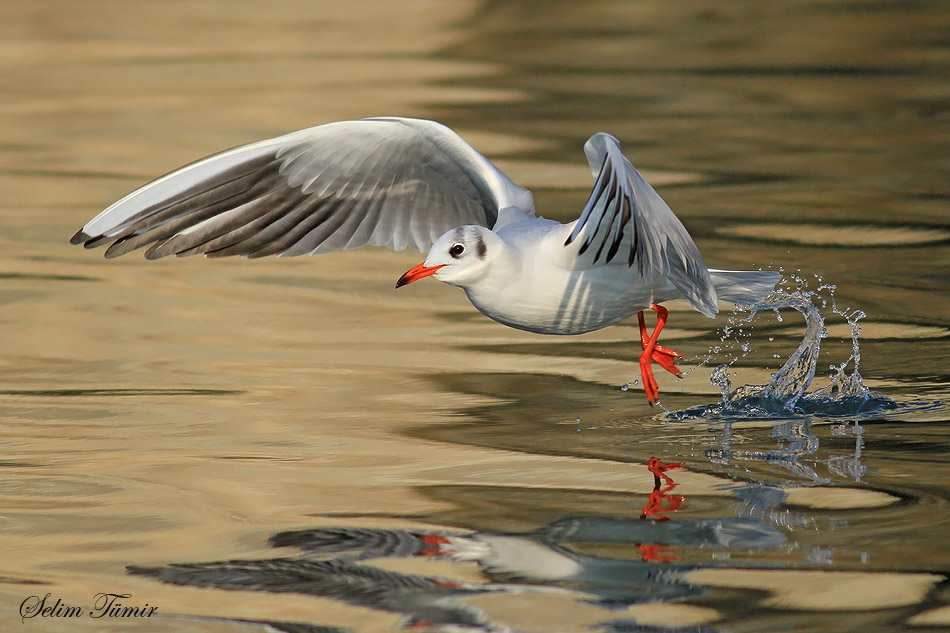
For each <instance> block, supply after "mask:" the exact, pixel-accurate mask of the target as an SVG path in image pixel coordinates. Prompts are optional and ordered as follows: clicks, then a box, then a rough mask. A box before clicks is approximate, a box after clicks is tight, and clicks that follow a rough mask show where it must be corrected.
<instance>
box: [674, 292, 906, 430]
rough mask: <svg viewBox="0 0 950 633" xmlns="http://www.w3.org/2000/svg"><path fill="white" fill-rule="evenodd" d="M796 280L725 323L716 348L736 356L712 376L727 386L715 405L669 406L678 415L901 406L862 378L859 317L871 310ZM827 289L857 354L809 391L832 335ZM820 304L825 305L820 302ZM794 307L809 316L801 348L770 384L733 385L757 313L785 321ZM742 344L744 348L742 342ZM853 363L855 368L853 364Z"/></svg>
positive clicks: (843, 411)
mask: <svg viewBox="0 0 950 633" xmlns="http://www.w3.org/2000/svg"><path fill="white" fill-rule="evenodd" d="M790 281H791V282H795V283H797V284H798V286H797V287H795V288H792V289H787V288H784V287H783V288H780V289H777V290H774V291H773V292H772V293H770V294H769V295H768V296H767V297H766V298H765V299H763V300H762V301H760V302H759V303H756V304H755V305H752V306H749V307H747V308H744V309H743V311H742V312H734V313H733V315H732V317H731V319H730V325H729V326H727V327H725V328H724V329H723V336H722V339H721V342H722V345H718V346H716V347H714V348H712V349H711V350H710V356H709V358H710V359H711V358H712V357H713V355H714V354H719V353H721V352H731V353H733V356H732V358H731V360H729V361H728V362H726V363H723V364H720V365H719V366H717V367H716V368H715V369H714V370H713V372H712V375H711V376H710V381H711V382H712V383H713V384H715V385H717V386H718V387H719V389H720V391H721V392H722V400H721V401H720V402H719V403H717V404H715V405H705V406H700V407H694V408H692V409H687V410H686V411H681V412H668V414H667V415H668V417H670V418H673V419H680V420H682V419H696V418H710V417H716V418H718V417H728V418H760V417H767V418H772V417H789V416H798V415H824V416H861V417H863V416H866V415H869V414H874V413H878V412H881V411H884V410H890V409H895V408H897V403H895V402H894V401H893V400H891V399H890V398H888V397H887V396H885V395H883V394H881V393H878V392H874V391H871V390H869V389H868V388H867V387H866V386H865V385H864V383H863V381H862V379H861V373H860V371H859V366H860V363H861V353H860V345H859V337H860V335H861V327H860V324H859V322H860V321H861V319H863V318H865V317H866V316H867V315H866V314H865V313H864V312H863V311H861V310H852V309H851V308H848V307H846V308H844V309H839V307H838V305H837V302H836V301H835V299H834V290H835V286H833V285H831V284H824V283H821V279H820V278H818V284H819V285H818V287H817V288H816V289H815V290H811V289H809V288H808V284H807V282H806V281H805V280H804V279H802V278H801V277H799V276H797V275H791V276H790ZM822 291H828V292H829V293H830V301H831V310H832V312H833V313H834V314H837V315H839V316H841V317H842V318H844V319H845V320H846V321H847V322H848V324H849V325H850V326H851V350H852V351H851V355H850V356H849V357H848V359H847V360H845V361H844V362H842V363H841V364H840V365H834V364H832V365H831V366H830V369H831V371H832V373H831V374H830V375H829V378H830V382H829V384H828V385H827V386H826V387H823V388H821V389H818V390H815V391H812V392H808V387H809V386H810V385H811V383H812V380H813V379H814V378H815V374H816V371H817V367H818V358H819V355H820V352H821V343H822V341H823V340H824V339H825V338H826V337H827V336H828V332H827V330H826V329H825V316H824V315H823V314H822V311H821V309H822V308H825V309H827V307H828V301H829V298H828V297H826V296H824V295H823V294H822ZM819 304H820V306H821V307H819ZM788 308H790V309H794V310H796V311H798V312H800V313H801V314H802V316H803V317H804V318H805V335H804V337H803V338H802V341H801V343H800V344H799V346H798V348H797V349H796V350H795V351H794V352H793V353H792V354H791V356H789V358H788V360H787V361H785V363H784V364H783V365H782V367H781V369H779V370H778V371H777V372H775V373H774V374H772V376H771V380H770V381H769V383H768V384H765V385H742V386H740V387H738V388H736V389H733V387H732V382H731V380H730V378H729V376H730V370H731V368H732V365H733V364H734V363H735V362H737V361H738V360H739V359H740V358H744V357H745V356H746V355H748V354H749V353H750V351H751V346H750V344H749V342H748V340H743V339H747V338H748V337H749V332H748V330H749V329H750V327H749V326H750V325H751V324H752V321H753V319H755V318H756V316H757V315H758V314H759V313H760V312H766V311H771V312H773V313H774V314H775V318H776V320H777V321H779V322H781V321H782V316H781V312H780V310H782V309H788ZM737 346H738V350H737V349H736V347H737ZM849 367H852V368H853V369H851V371H850V373H849V371H848V368H849Z"/></svg>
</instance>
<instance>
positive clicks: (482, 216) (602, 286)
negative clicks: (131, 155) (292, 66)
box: [72, 117, 780, 404]
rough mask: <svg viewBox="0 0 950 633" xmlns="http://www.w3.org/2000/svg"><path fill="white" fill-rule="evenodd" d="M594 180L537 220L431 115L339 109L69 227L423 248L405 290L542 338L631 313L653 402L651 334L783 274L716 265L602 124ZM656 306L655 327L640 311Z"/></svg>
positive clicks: (746, 299)
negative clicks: (440, 290) (673, 302)
mask: <svg viewBox="0 0 950 633" xmlns="http://www.w3.org/2000/svg"><path fill="white" fill-rule="evenodd" d="M584 153H585V154H587V161H588V163H590V169H591V173H592V174H593V176H594V190H593V191H592V192H591V195H590V198H589V199H588V201H587V204H586V205H585V206H584V210H583V211H582V212H581V215H580V217H579V218H578V219H577V220H575V221H574V222H570V223H568V224H561V223H560V222H555V221H553V220H547V219H544V218H542V217H540V216H536V215H535V212H534V201H533V199H532V196H531V192H530V191H528V190H527V189H524V188H522V187H519V186H518V185H516V184H515V183H514V182H512V180H511V179H510V178H509V177H508V176H507V175H505V174H504V173H503V172H502V171H501V170H499V169H498V168H497V167H495V166H494V165H493V164H492V163H491V162H490V161H489V160H488V159H487V158H485V157H484V156H482V155H481V154H480V153H478V152H477V151H476V150H475V149H474V148H472V147H471V146H470V145H469V144H468V143H466V142H465V141H463V140H462V138H461V137H459V136H458V135H457V134H456V133H455V132H453V131H452V130H450V129H449V128H447V127H445V126H444V125H441V124H439V123H436V122H434V121H425V120H420V119H407V118H399V117H379V118H372V119H363V120H360V121H342V122H338V123H330V124H327V125H321V126H318V127H313V128H309V129H306V130H300V131H298V132H292V133H290V134H286V135H284V136H279V137H277V138H273V139H269V140H265V141H259V142H257V143H251V144H249V145H243V146H241V147H236V148H234V149H231V150H227V151H225V152H222V153H220V154H215V155H213V156H209V157H208V158H204V159H202V160H199V161H197V162H195V163H192V164H190V165H187V166H185V167H182V168H180V169H178V170H176V171H173V172H172V173H170V174H168V175H166V176H163V177H161V178H159V179H158V180H155V181H153V182H151V183H149V184H147V185H145V186H144V187H142V188H141V189H138V190H136V191H133V192H132V193H130V194H129V195H127V196H125V197H124V198H122V199H121V200H119V201H118V202H116V203H115V204H113V205H112V206H110V207H109V208H107V209H106V210H105V211H103V212H102V213H100V214H99V215H97V216H96V217H95V218H93V219H92V220H90V221H89V223H87V224H86V225H85V226H84V227H83V228H82V229H81V230H80V231H79V232H78V233H76V235H74V236H73V238H72V243H73V244H79V243H84V244H85V246H86V247H87V248H91V247H95V246H99V245H100V244H103V243H106V242H110V243H111V244H110V246H109V248H108V249H107V250H106V257H116V256H118V255H122V254H123V253H127V252H129V251H131V250H134V249H137V248H139V247H142V246H150V248H149V249H148V250H147V251H146V252H145V256H146V257H147V258H148V259H157V258H159V257H164V256H166V255H177V256H182V255H193V254H196V253H204V254H205V255H206V256H208V257H224V256H227V255H241V256H242V257H263V256H265V255H279V256H284V257H289V256H293V255H302V254H305V253H309V254H311V255H316V254H319V253H326V252H328V251H333V250H336V249H341V248H342V249H350V248H356V247H357V246H362V245H364V244H375V245H378V246H388V247H389V248H392V249H394V250H397V251H402V250H404V249H405V248H406V247H411V248H413V249H415V250H417V251H420V252H426V251H427V250H428V255H427V257H426V259H425V261H424V262H423V263H421V264H419V265H418V266H416V267H415V268H412V269H411V270H409V271H407V272H406V273H405V274H404V275H403V276H402V277H400V278H399V281H398V282H396V287H397V288H398V287H400V286H404V285H406V284H408V283H411V282H413V281H416V280H417V279H421V278H423V277H428V276H432V277H433V278H435V279H438V280H439V281H444V282H446V283H448V284H452V285H454V286H459V287H461V288H462V289H463V290H465V293H466V294H467V295H468V298H469V300H470V301H471V302H472V304H473V305H474V306H475V307H476V308H478V310H479V311H481V312H482V313H483V314H485V315H487V316H488V317H490V318H492V319H494V320H496V321H498V322H500V323H503V324H505V325H509V326H511V327H514V328H518V329H521V330H527V331H529V332H537V333H541V334H581V333H584V332H590V331H592V330H597V329H600V328H603V327H606V326H608V325H612V324H614V323H617V322H618V321H621V320H623V319H625V318H627V317H630V316H632V315H634V314H637V315H638V318H639V322H640V335H641V346H642V349H643V352H642V354H641V356H640V369H641V373H642V377H643V386H644V390H645V391H646V395H647V398H648V400H649V401H650V403H651V404H653V403H654V402H655V401H656V399H657V398H658V395H659V394H658V390H657V383H656V379H655V378H654V377H653V371H652V368H651V362H652V361H656V362H658V363H659V364H660V365H661V366H662V367H664V368H665V369H667V370H668V371H670V372H672V373H674V374H677V375H679V370H678V369H677V368H676V366H675V365H674V359H675V358H677V357H679V354H677V353H676V352H673V351H671V350H668V349H666V348H665V347H662V346H661V345H658V344H657V338H658V337H659V335H660V332H661V331H662V330H663V326H664V325H665V323H666V319H667V311H666V309H665V308H663V307H662V306H660V305H659V304H660V303H661V302H663V301H667V300H670V299H678V298H683V299H686V301H687V302H688V303H689V305H691V306H692V307H693V308H695V309H696V310H698V311H699V312H701V313H702V314H704V315H706V316H708V317H714V316H715V315H716V313H717V312H718V308H717V300H718V299H723V300H726V301H731V302H734V303H737V304H752V303H754V302H756V301H758V300H760V299H761V298H762V297H764V296H765V295H766V294H767V293H768V292H769V291H770V290H771V289H772V288H773V287H774V285H775V284H776V283H777V282H778V280H779V279H780V275H779V273H777V272H771V271H725V270H715V269H712V270H711V269H708V268H707V267H706V264H705V262H704V261H703V258H702V255H700V254H699V250H698V249H697V248H696V244H694V243H693V240H692V238H690V236H689V233H687V232H686V229H685V228H684V227H683V225H682V224H681V223H680V221H679V220H678V219H677V218H676V216H675V215H673V212H672V211H671V210H670V208H669V207H668V206H667V205H666V203H665V202H663V200H662V199H661V198H660V196H659V195H658V194H657V193H656V191H654V190H653V187H651V186H650V185H649V183H647V181H646V180H644V178H643V176H641V175H640V172H638V171H637V170H636V168H635V167H634V166H633V165H632V164H631V163H630V161H629V160H627V159H626V157H624V155H623V154H622V153H621V152H620V143H619V141H617V139H616V138H614V137H613V136H610V135H609V134H604V133H599V134H595V135H594V136H592V137H591V138H590V140H588V141H587V143H586V144H585V145H584ZM645 309H652V310H654V311H656V313H657V324H656V327H655V328H654V330H653V332H652V333H648V332H647V329H646V325H645V323H644V318H643V311H644V310H645Z"/></svg>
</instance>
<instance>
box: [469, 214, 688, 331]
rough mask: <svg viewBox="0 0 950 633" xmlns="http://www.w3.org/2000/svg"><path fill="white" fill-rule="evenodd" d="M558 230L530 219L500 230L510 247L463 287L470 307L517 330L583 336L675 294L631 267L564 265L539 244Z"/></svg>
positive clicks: (663, 283)
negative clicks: (482, 274)
mask: <svg viewBox="0 0 950 633" xmlns="http://www.w3.org/2000/svg"><path fill="white" fill-rule="evenodd" d="M561 226H562V225H561V224H559V223H557V222H552V221H550V220H542V221H541V222H539V221H538V220H537V219H533V220H532V221H530V222H526V223H523V225H522V226H518V225H515V226H513V227H510V228H507V227H506V229H507V230H505V229H503V230H502V231H500V232H499V236H500V237H502V238H503V239H505V241H506V243H507V244H508V245H509V246H510V247H511V248H509V249H508V252H507V253H505V254H504V257H500V258H499V259H498V261H496V262H494V263H493V266H492V270H491V272H490V273H489V274H488V275H487V276H486V277H485V278H484V279H483V280H481V281H480V282H479V283H477V284H474V285H472V286H469V287H466V288H465V292H466V294H467V295H468V298H469V300H470V301H471V302H472V304H473V305H474V306H475V307H476V308H478V310H479V311H480V312H482V313H483V314H485V315H486V316H488V317H490V318H492V319H494V320H496V321H498V322H500V323H504V324H505V325H508V326H511V327H514V328H518V329H521V330H527V331H529V332H537V333H539V334H583V333H584V332H590V331H593V330H597V329H600V328H603V327H606V326H608V325H612V324H614V323H617V322H618V321H621V320H623V319H625V318H627V317H629V316H631V315H633V314H636V313H637V312H638V311H639V310H643V309H644V308H648V307H649V306H650V304H651V303H653V302H654V301H663V300H665V299H669V298H671V296H670V293H671V292H675V290H673V289H672V285H671V284H669V282H667V281H665V280H656V279H644V278H642V277H640V275H639V274H638V273H637V268H636V266H634V267H633V268H630V267H628V266H626V265H625V264H619V265H613V264H611V265H607V266H598V267H595V268H592V269H587V270H573V269H571V268H567V267H565V265H564V261H563V260H561V259H560V258H559V257H558V253H555V252H552V251H551V250H550V247H551V244H550V243H548V244H546V245H545V242H544V237H545V234H546V233H548V232H549V231H551V230H553V229H554V228H555V227H561ZM542 245H545V246H546V248H543V247H542ZM555 246H556V245H555ZM660 295H662V296H660Z"/></svg>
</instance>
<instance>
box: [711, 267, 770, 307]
mask: <svg viewBox="0 0 950 633" xmlns="http://www.w3.org/2000/svg"><path fill="white" fill-rule="evenodd" d="M709 277H710V279H712V282H713V286H715V287H716V295H717V296H718V297H719V299H722V300H723V301H729V302H731V303H735V304H738V305H752V304H753V303H755V302H757V301H761V300H762V299H764V298H765V296H766V295H767V294H769V293H770V292H771V291H772V289H774V288H775V284H777V283H778V282H779V281H781V279H782V273H779V272H776V271H774V270H715V269H710V270H709Z"/></svg>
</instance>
